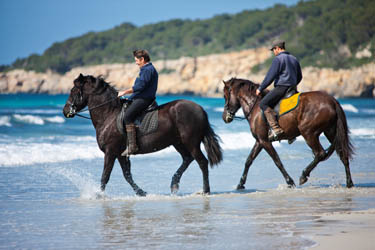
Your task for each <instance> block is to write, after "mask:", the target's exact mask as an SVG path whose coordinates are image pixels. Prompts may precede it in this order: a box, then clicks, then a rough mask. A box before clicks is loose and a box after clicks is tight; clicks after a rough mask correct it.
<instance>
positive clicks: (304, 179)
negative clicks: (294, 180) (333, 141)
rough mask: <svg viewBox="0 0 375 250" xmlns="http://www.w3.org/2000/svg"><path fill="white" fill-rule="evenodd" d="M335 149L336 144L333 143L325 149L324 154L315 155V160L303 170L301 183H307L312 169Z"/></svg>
mask: <svg viewBox="0 0 375 250" xmlns="http://www.w3.org/2000/svg"><path fill="white" fill-rule="evenodd" d="M334 151H335V147H334V145H331V146H329V148H328V149H327V150H325V151H324V153H325V154H324V155H321V156H320V157H319V156H318V157H317V156H315V157H314V160H313V161H312V162H311V163H310V164H309V165H308V166H307V167H306V168H305V169H304V170H303V171H302V175H301V177H300V178H299V184H300V185H303V184H304V183H306V182H307V179H308V177H309V176H310V173H311V171H312V170H313V169H314V168H315V167H316V166H317V165H318V163H319V162H321V161H324V160H327V159H328V158H329V157H330V156H331V155H332V153H333V152H334Z"/></svg>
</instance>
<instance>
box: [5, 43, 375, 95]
mask: <svg viewBox="0 0 375 250" xmlns="http://www.w3.org/2000/svg"><path fill="white" fill-rule="evenodd" d="M271 56H272V54H271V53H270V51H269V50H268V49H267V48H258V49H249V50H243V51H238V52H231V53H225V54H214V55H208V56H200V57H195V58H192V57H182V58H179V59H177V60H160V61H154V62H153V64H154V65H155V67H156V68H157V70H158V71H159V86H158V94H159V95H163V94H194V95H202V96H222V88H223V84H222V81H223V80H228V79H230V78H231V77H237V78H245V79H250V80H252V81H253V82H256V83H260V82H261V81H262V80H263V78H264V76H265V74H266V70H263V71H260V72H259V73H256V74H254V73H252V71H251V69H252V67H254V66H256V65H258V64H260V63H263V62H265V61H266V60H267V59H269V58H270V57H271ZM302 68H303V72H302V73H303V80H302V82H301V83H300V84H299V86H298V89H299V90H300V91H302V92H304V91H315V90H323V91H326V92H327V93H329V94H331V95H334V96H335V97H374V96H375V90H374V89H375V64H374V63H370V64H367V65H363V66H361V67H357V68H352V69H340V70H333V69H327V68H323V69H320V68H314V67H303V65H302ZM80 73H82V74H84V75H93V76H99V75H101V76H102V77H104V79H105V80H106V81H107V82H110V83H111V84H112V85H113V86H115V87H116V88H117V89H124V88H129V87H131V86H132V85H133V83H134V80H135V78H136V77H137V75H138V73H139V68H138V66H137V65H135V64H134V63H128V64H106V65H96V66H87V67H77V68H74V69H72V70H71V71H69V72H67V73H66V74H64V75H59V74H57V73H53V72H51V71H49V72H46V73H37V72H34V71H24V70H13V71H9V72H6V73H4V72H3V73H0V93H50V94H59V93H69V91H70V89H71V88H72V87H73V80H74V79H75V78H76V77H77V76H78V75H79V74H80Z"/></svg>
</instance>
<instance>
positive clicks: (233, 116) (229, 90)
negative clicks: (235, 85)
mask: <svg viewBox="0 0 375 250" xmlns="http://www.w3.org/2000/svg"><path fill="white" fill-rule="evenodd" d="M231 91H232V87H231V86H229V87H228V100H227V101H226V102H225V105H224V108H225V109H226V110H227V113H228V114H229V116H227V118H231V119H233V120H240V121H242V120H246V119H247V118H248V116H249V115H250V114H251V112H252V111H253V109H254V107H255V104H256V103H257V101H258V97H259V96H256V98H255V100H254V102H253V103H252V104H251V108H250V111H249V113H248V114H245V117H240V116H236V115H235V114H236V112H237V111H238V110H237V111H235V112H233V111H230V110H229V103H230V96H231ZM241 99H242V100H243V101H244V102H245V103H246V104H247V105H248V106H249V107H250V104H249V103H248V102H247V100H246V99H244V98H241Z"/></svg>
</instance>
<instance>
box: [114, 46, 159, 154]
mask: <svg viewBox="0 0 375 250" xmlns="http://www.w3.org/2000/svg"><path fill="white" fill-rule="evenodd" d="M133 55H134V60H135V63H136V64H137V65H138V66H139V68H140V72H139V76H138V77H137V79H136V80H135V82H134V85H133V87H131V88H130V89H126V90H124V91H120V92H119V93H118V96H119V97H121V96H123V95H127V94H131V96H130V97H129V98H128V99H130V100H132V103H131V104H130V105H129V107H128V108H127V109H126V111H125V117H124V122H125V125H126V134H127V139H128V146H127V147H126V150H125V151H124V152H123V153H122V154H121V155H122V156H126V155H130V154H135V153H136V152H137V151H138V146H137V140H136V138H137V137H136V130H135V125H134V120H135V118H136V117H137V116H138V115H139V114H140V113H141V112H142V111H143V110H145V109H146V108H147V107H148V106H149V105H150V104H151V103H152V102H153V101H154V100H155V96H156V90H157V88H158V78H159V76H158V72H157V71H156V69H155V68H154V66H153V65H152V63H151V62H150V56H149V54H148V52H147V51H146V50H135V51H134V52H133Z"/></svg>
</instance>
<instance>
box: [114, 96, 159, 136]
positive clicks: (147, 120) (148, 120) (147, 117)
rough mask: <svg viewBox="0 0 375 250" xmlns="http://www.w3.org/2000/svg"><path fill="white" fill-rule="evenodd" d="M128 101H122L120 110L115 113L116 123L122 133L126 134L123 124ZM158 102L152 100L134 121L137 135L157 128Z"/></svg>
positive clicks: (149, 132)
mask: <svg viewBox="0 0 375 250" xmlns="http://www.w3.org/2000/svg"><path fill="white" fill-rule="evenodd" d="M130 103H131V102H130V101H128V100H125V101H123V104H122V108H121V112H120V113H119V114H118V115H117V119H116V125H117V129H118V131H119V132H120V133H121V134H122V135H126V132H125V126H124V117H125V110H126V109H127V108H128V107H129V105H130ZM158 107H159V106H158V104H157V102H156V100H154V101H153V102H152V103H151V104H150V105H149V106H148V107H147V108H146V109H145V110H144V111H143V112H142V113H141V114H140V115H138V116H137V118H136V119H135V121H134V125H135V126H136V130H137V137H138V136H144V135H147V134H151V133H153V132H155V131H156V130H157V129H158V113H159V110H158Z"/></svg>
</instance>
